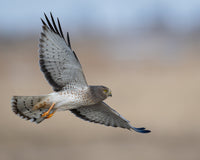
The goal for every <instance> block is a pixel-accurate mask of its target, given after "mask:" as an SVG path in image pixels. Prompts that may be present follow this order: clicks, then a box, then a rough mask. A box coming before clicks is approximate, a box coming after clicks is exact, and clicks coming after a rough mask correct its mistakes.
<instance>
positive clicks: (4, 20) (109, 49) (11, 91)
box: [0, 0, 200, 160]
mask: <svg viewBox="0 0 200 160" xmlns="http://www.w3.org/2000/svg"><path fill="white" fill-rule="evenodd" d="M50 11H51V12H52V13H53V15H54V17H59V19H60V21H61V25H62V27H63V31H64V33H67V31H68V32H69V33H70V36H71V43H72V48H73V49H74V50H75V52H76V53H77V56H78V57H79V60H80V61H81V64H82V67H83V70H84V72H85V75H86V78H87V80H88V83H89V84H93V85H95V84H96V85H98V84H102V85H105V86H108V87H109V88H111V89H112V92H113V97H112V98H108V99H107V100H106V103H108V104H109V105H110V106H111V107H113V108H114V109H116V110H117V111H118V112H119V113H120V114H122V115H123V116H124V117H125V118H127V119H128V120H130V121H131V124H132V125H134V126H136V127H143V126H144V127H146V128H148V129H150V130H152V132H151V133H150V134H146V135H143V134H139V133H135V132H131V131H128V130H123V129H120V128H111V127H105V126H102V125H98V124H93V123H88V122H85V121H83V120H81V119H78V118H76V117H75V116H74V115H72V114H71V113H70V112H59V113H56V114H55V115H54V116H53V117H52V118H50V119H48V120H45V121H44V122H42V123H41V124H39V125H36V124H33V123H31V122H29V121H25V120H22V119H20V118H19V117H17V116H16V115H15V114H13V112H12V110H11V106H10V99H11V97H12V96H13V95H40V94H47V93H50V92H52V89H51V86H50V85H49V84H48V83H47V81H46V80H45V78H44V76H43V74H42V72H41V71H40V68H39V65H38V60H39V58H38V42H39V36H40V31H41V25H42V23H41V21H40V18H44V15H43V13H44V12H46V14H47V15H49V12H50ZM0 21H1V22H0V24H1V25H0V75H1V78H0V82H1V83H0V88H1V92H0V96H1V112H0V117H1V120H0V128H1V129H0V159H2V160H27V159H29V160H35V159H49V160H53V159H57V158H59V159H82V160H85V159H87V160H88V159H95V160H100V159H110V160H111V159H115V160H121V159H140V160H145V159H149V160H160V159H162V160H169V159H172V160H173V159H176V160H188V159H191V160H199V159H200V153H199V149H200V123H199V122H200V116H199V115H200V107H199V105H200V85H199V82H200V54H199V52H200V1H197V0H176V1H173V0H162V1H160V0H148V1H145V0H141V1H134V0H124V1H112V0H101V1H92V0H85V1H77V0H57V1H50V0H43V1H39V0H35V1H25V0H18V1H11V0H7V1H1V5H0Z"/></svg>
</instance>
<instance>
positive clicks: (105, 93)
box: [90, 86, 112, 101]
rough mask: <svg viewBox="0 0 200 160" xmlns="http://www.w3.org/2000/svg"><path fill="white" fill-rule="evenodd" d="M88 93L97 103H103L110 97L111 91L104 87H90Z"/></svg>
mask: <svg viewBox="0 0 200 160" xmlns="http://www.w3.org/2000/svg"><path fill="white" fill-rule="evenodd" d="M90 91H91V93H92V95H93V96H94V97H96V99H98V100H99V101H103V100H104V99H106V98H107V97H109V96H112V92H111V90H110V89H109V88H108V87H105V86H90Z"/></svg>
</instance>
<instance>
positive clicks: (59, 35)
mask: <svg viewBox="0 0 200 160" xmlns="http://www.w3.org/2000/svg"><path fill="white" fill-rule="evenodd" d="M50 16H51V21H52V22H51V21H50V20H49V19H48V17H47V16H46V14H45V18H46V22H45V21H44V20H42V19H41V20H42V23H43V26H42V33H41V37H40V44H39V57H40V60H39V62H40V68H41V71H42V72H43V73H44V76H45V78H46V79H47V81H48V82H49V84H50V85H51V86H52V87H53V90H54V91H55V92H53V93H50V94H48V95H43V96H14V97H13V98H12V104H11V105H12V109H13V111H14V113H16V114H17V115H19V116H20V117H21V118H24V119H27V120H31V121H34V122H36V123H40V122H42V121H43V120H44V119H46V118H48V117H47V116H46V117H45V116H43V114H44V113H47V110H49V108H50V106H51V107H53V108H52V110H50V113H52V114H53V113H54V111H59V110H60V111H64V110H70V111H71V112H72V113H73V114H75V115H76V116H77V117H79V118H81V119H84V120H87V121H90V122H95V123H99V124H104V125H106V126H113V127H121V128H126V129H129V130H131V129H132V130H135V131H136V132H140V133H148V132H150V131H149V130H146V129H145V128H135V127H133V126H131V125H130V123H129V121H128V120H126V119H125V118H123V117H122V116H121V115H120V114H119V113H118V112H116V111H115V110H114V109H112V108H111V107H109V106H108V105H107V104H106V103H104V102H103V100H105V99H106V98H107V97H108V96H111V95H112V94H111V90H110V89H109V88H107V87H105V86H88V84H87V82H86V79H85V76H84V73H83V70H82V67H81V64H80V62H79V60H78V57H77V56H76V54H75V52H74V51H73V50H72V47H71V43H70V39H69V34H68V33H67V40H65V38H64V35H63V32H62V28H61V25H60V21H59V19H58V18H57V25H58V26H57V25H56V22H55V20H54V18H53V16H52V14H51V13H50ZM52 104H54V105H52Z"/></svg>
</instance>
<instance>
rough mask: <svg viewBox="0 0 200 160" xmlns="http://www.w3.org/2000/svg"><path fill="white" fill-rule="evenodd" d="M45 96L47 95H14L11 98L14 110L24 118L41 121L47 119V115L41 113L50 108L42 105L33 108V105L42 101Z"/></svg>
mask: <svg viewBox="0 0 200 160" xmlns="http://www.w3.org/2000/svg"><path fill="white" fill-rule="evenodd" d="M45 98H46V96H14V97H12V100H11V106H12V110H13V112H14V113H15V114H17V115H18V116H20V117H21V118H23V119H26V120H30V121H31V122H36V123H40V122H42V121H43V120H44V119H45V117H41V115H42V114H43V113H44V112H46V111H47V110H48V109H47V108H45V107H42V108H40V109H34V110H33V107H34V106H35V105H36V104H38V103H40V102H42V101H43V100H44V99H45Z"/></svg>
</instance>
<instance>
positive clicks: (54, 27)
mask: <svg viewBox="0 0 200 160" xmlns="http://www.w3.org/2000/svg"><path fill="white" fill-rule="evenodd" d="M50 16H51V21H52V23H51V22H50V20H49V18H48V17H47V15H46V14H45V13H44V17H45V19H46V22H47V23H46V22H45V21H44V20H43V19H42V18H41V21H42V24H43V28H44V27H47V28H48V29H50V30H51V31H53V32H54V33H56V34H58V35H59V36H60V37H62V38H63V39H64V40H65V42H66V44H67V46H68V47H69V48H70V49H72V48H71V43H70V37H69V33H68V32H67V41H66V39H65V37H64V34H63V31H62V27H61V25H60V21H59V18H57V23H58V27H57V25H56V23H55V20H54V17H53V15H52V13H51V12H50Z"/></svg>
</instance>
